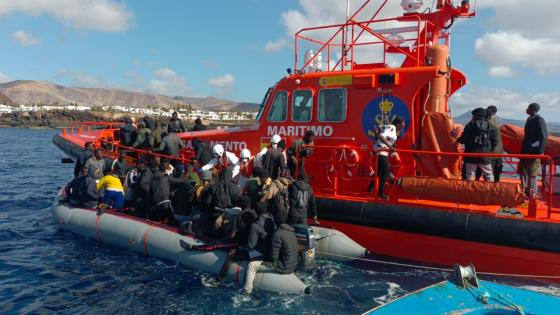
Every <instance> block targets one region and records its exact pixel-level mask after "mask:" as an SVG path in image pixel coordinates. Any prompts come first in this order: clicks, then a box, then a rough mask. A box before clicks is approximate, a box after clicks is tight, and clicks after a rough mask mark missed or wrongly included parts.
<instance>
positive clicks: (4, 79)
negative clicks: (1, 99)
mask: <svg viewBox="0 0 560 315" xmlns="http://www.w3.org/2000/svg"><path fill="white" fill-rule="evenodd" d="M10 81H12V79H11V78H10V77H9V76H7V75H6V74H4V73H2V72H0V83H5V82H10Z"/></svg>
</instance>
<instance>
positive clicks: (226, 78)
mask: <svg viewBox="0 0 560 315" xmlns="http://www.w3.org/2000/svg"><path fill="white" fill-rule="evenodd" d="M234 83H235V77H234V76H232V75H231V74H229V73H226V74H224V75H222V76H219V77H215V78H211V79H209V80H208V84H210V85H211V86H213V87H215V88H218V89H222V90H223V89H230V88H232V87H233V84H234Z"/></svg>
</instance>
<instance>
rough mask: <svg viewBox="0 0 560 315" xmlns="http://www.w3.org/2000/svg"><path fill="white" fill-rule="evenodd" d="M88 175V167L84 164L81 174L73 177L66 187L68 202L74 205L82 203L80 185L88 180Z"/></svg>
mask: <svg viewBox="0 0 560 315" xmlns="http://www.w3.org/2000/svg"><path fill="white" fill-rule="evenodd" d="M87 176H88V168H87V167H85V166H82V168H81V173H80V176H78V177H75V178H73V179H72V180H71V181H70V183H68V184H67V185H66V187H65V188H64V191H65V192H66V196H67V197H68V203H69V204H70V205H71V206H72V207H78V206H79V205H80V185H81V184H82V183H83V182H84V181H85V180H86V178H87Z"/></svg>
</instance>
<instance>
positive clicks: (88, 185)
mask: <svg viewBox="0 0 560 315" xmlns="http://www.w3.org/2000/svg"><path fill="white" fill-rule="evenodd" d="M96 171H97V172H98V170H97V169H91V168H89V169H88V175H87V177H86V178H85V180H84V181H83V182H82V183H81V184H80V187H79V195H80V205H81V206H82V207H85V208H96V207H97V204H98V203H99V198H100V196H99V193H98V192H97V183H96V180H97V179H96V178H95V177H94V175H95V172H96Z"/></svg>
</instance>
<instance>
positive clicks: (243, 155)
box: [239, 149, 251, 160]
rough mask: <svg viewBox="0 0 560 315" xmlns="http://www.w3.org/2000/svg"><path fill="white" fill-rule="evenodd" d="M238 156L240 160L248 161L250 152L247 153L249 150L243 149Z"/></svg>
mask: <svg viewBox="0 0 560 315" xmlns="http://www.w3.org/2000/svg"><path fill="white" fill-rule="evenodd" d="M239 156H240V157H241V159H242V160H243V159H250V158H251V151H249V149H243V150H241V154H239Z"/></svg>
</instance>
